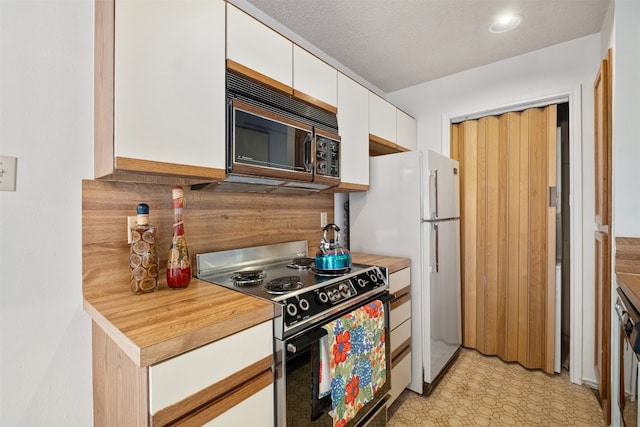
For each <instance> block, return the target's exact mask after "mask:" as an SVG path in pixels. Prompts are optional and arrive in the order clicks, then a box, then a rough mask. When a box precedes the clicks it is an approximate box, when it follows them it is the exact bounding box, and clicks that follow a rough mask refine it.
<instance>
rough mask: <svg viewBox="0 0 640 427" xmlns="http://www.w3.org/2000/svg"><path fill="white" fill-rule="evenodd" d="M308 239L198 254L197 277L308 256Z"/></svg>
mask: <svg viewBox="0 0 640 427" xmlns="http://www.w3.org/2000/svg"><path fill="white" fill-rule="evenodd" d="M307 248H308V244H307V241H306V240H299V241H296V242H286V243H277V244H273V245H264V246H255V247H252V248H241V249H232V250H228V251H221V252H210V253H205V254H198V255H196V277H198V278H202V277H204V276H213V275H220V274H225V273H232V272H235V271H240V270H247V269H249V268H251V267H255V266H259V265H265V264H274V263H279V262H283V261H289V260H291V259H293V258H300V257H306V256H308V255H307V254H308V249H307Z"/></svg>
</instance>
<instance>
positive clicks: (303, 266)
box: [287, 257, 314, 270]
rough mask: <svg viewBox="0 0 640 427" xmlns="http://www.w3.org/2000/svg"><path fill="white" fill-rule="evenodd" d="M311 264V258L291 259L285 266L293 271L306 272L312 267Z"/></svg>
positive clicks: (312, 261)
mask: <svg viewBox="0 0 640 427" xmlns="http://www.w3.org/2000/svg"><path fill="white" fill-rule="evenodd" d="M313 263H314V259H313V258H307V257H300V258H294V259H292V260H291V262H290V263H289V264H287V267H289V268H293V269H295V270H308V269H310V268H311V267H312V265H313Z"/></svg>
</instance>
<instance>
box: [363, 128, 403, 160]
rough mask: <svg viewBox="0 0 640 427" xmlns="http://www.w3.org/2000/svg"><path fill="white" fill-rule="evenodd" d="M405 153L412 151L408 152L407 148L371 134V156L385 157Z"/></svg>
mask: <svg viewBox="0 0 640 427" xmlns="http://www.w3.org/2000/svg"><path fill="white" fill-rule="evenodd" d="M404 151H410V150H407V149H406V148H404V147H402V146H400V145H398V144H396V143H395V142H391V141H389V140H387V139H384V138H381V137H379V136H377V135H374V134H372V133H370V134H369V155H370V156H383V155H385V154H394V153H401V152H404Z"/></svg>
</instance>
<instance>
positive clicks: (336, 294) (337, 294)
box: [331, 289, 340, 301]
mask: <svg viewBox="0 0 640 427" xmlns="http://www.w3.org/2000/svg"><path fill="white" fill-rule="evenodd" d="M331 296H332V297H333V298H332V299H333V300H334V301H335V300H337V299H339V298H340V291H339V290H337V289H334V290H333V291H331Z"/></svg>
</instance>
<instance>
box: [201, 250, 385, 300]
mask: <svg viewBox="0 0 640 427" xmlns="http://www.w3.org/2000/svg"><path fill="white" fill-rule="evenodd" d="M196 266H197V267H196V270H197V271H196V277H198V279H200V280H204V281H207V282H210V283H215V284H216V285H220V286H224V287H226V288H229V289H233V290H236V291H238V292H242V293H245V294H249V295H253V296H255V297H258V298H261V299H265V300H268V301H282V300H284V299H286V298H287V297H290V296H293V295H296V294H300V293H303V292H306V291H308V290H311V289H314V288H317V287H320V286H326V285H329V284H331V283H334V282H339V281H341V280H344V279H345V278H348V277H352V276H357V275H358V274H360V273H362V272H365V271H367V270H369V269H371V268H375V267H372V266H369V265H363V264H352V265H351V267H350V268H347V269H344V270H340V271H337V272H334V271H324V270H316V269H315V267H314V263H313V258H310V257H307V242H306V241H300V242H290V243H282V244H276V245H267V246H261V247H255V248H244V249H237V250H232V251H223V252H211V253H208V254H198V255H196Z"/></svg>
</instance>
